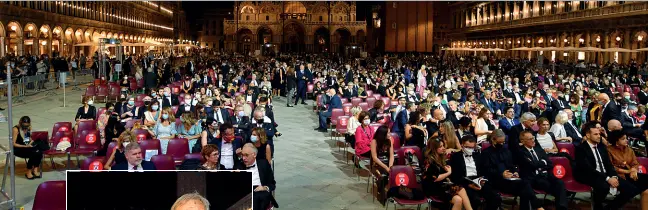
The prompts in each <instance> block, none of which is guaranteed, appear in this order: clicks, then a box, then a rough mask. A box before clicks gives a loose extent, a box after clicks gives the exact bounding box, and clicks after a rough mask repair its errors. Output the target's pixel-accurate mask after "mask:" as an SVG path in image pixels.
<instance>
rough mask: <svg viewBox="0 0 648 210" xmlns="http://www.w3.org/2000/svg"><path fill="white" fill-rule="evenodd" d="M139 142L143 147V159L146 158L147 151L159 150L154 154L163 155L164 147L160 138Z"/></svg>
mask: <svg viewBox="0 0 648 210" xmlns="http://www.w3.org/2000/svg"><path fill="white" fill-rule="evenodd" d="M139 144H140V148H142V158H143V159H146V152H147V151H153V150H157V153H153V154H154V155H161V154H162V147H161V146H160V140H159V139H149V140H144V141H141V142H140V143H139ZM167 154H168V153H167Z"/></svg>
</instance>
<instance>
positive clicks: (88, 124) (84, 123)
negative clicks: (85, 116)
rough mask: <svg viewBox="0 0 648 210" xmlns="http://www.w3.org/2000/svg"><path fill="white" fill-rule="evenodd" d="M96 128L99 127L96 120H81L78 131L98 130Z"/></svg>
mask: <svg viewBox="0 0 648 210" xmlns="http://www.w3.org/2000/svg"><path fill="white" fill-rule="evenodd" d="M96 129H97V121H96V120H81V121H79V126H78V128H77V132H80V131H86V130H96Z"/></svg>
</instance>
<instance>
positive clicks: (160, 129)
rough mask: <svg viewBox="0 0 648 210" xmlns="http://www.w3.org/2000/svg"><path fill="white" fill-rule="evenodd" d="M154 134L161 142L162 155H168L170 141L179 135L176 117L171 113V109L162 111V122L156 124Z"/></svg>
mask: <svg viewBox="0 0 648 210" xmlns="http://www.w3.org/2000/svg"><path fill="white" fill-rule="evenodd" d="M153 133H155V138H157V139H159V140H160V147H161V149H162V154H166V151H167V146H168V145H169V140H171V139H173V138H175V136H176V134H177V131H176V125H175V117H174V115H173V114H172V113H171V108H170V107H167V108H164V109H163V110H162V118H160V121H158V123H157V124H155V127H153Z"/></svg>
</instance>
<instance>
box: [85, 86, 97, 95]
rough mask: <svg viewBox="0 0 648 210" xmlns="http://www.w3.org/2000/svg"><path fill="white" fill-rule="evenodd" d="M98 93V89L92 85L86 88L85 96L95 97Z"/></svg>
mask: <svg viewBox="0 0 648 210" xmlns="http://www.w3.org/2000/svg"><path fill="white" fill-rule="evenodd" d="M96 93H97V87H95V86H94V85H90V86H88V87H87V88H86V91H85V95H86V96H93V95H95V94H96Z"/></svg>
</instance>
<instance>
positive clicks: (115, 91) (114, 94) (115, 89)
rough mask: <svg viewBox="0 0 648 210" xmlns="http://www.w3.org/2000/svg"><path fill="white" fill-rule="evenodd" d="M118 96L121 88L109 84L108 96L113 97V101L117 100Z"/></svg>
mask: <svg viewBox="0 0 648 210" xmlns="http://www.w3.org/2000/svg"><path fill="white" fill-rule="evenodd" d="M120 96H121V90H120V88H119V86H110V90H109V92H108V98H110V99H112V98H114V99H115V101H118V100H119V97H120Z"/></svg>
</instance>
